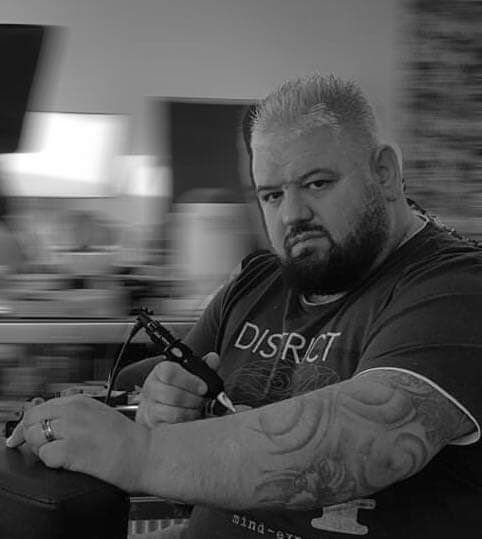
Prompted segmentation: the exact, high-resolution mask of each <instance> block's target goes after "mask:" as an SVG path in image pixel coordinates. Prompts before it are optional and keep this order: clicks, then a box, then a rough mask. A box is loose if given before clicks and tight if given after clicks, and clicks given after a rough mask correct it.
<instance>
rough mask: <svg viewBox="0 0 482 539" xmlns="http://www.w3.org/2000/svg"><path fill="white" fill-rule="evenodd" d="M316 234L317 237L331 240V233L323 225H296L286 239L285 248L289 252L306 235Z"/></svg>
mask: <svg viewBox="0 0 482 539" xmlns="http://www.w3.org/2000/svg"><path fill="white" fill-rule="evenodd" d="M313 232H315V233H316V235H318V236H319V235H321V236H324V237H326V238H330V234H329V232H328V231H327V230H326V229H325V228H324V227H322V226H321V225H296V226H293V227H292V228H290V229H289V231H288V234H286V236H285V239H284V248H285V250H286V251H289V249H291V247H293V245H294V244H295V243H296V242H297V241H299V240H300V239H301V238H302V237H303V235H304V234H310V233H313Z"/></svg>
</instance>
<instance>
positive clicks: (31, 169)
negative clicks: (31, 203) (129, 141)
mask: <svg viewBox="0 0 482 539" xmlns="http://www.w3.org/2000/svg"><path fill="white" fill-rule="evenodd" d="M126 134H127V118H126V116H123V115H114V114H84V113H64V112H32V113H29V114H28V115H27V117H26V120H25V132H24V135H23V137H22V142H21V145H20V148H19V152H17V153H14V154H5V155H4V156H1V160H2V162H3V163H2V164H3V166H2V170H3V173H4V176H5V183H6V187H7V189H8V192H9V194H11V195H12V196H28V197H100V196H111V195H115V194H117V192H118V186H117V182H116V177H115V164H116V158H117V157H118V156H119V155H121V154H122V153H124V152H125V145H126ZM23 148H29V149H34V151H33V152H32V151H31V152H23V151H22V149H23Z"/></svg>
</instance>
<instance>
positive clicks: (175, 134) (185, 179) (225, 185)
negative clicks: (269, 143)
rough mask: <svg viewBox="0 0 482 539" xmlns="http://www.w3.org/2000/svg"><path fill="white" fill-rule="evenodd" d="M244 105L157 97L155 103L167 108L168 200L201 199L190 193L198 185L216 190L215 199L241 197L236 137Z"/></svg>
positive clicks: (197, 189)
mask: <svg viewBox="0 0 482 539" xmlns="http://www.w3.org/2000/svg"><path fill="white" fill-rule="evenodd" d="M248 104H249V103H247V102H237V101H226V100H216V99H211V100H196V99H192V100H162V101H159V106H161V107H167V111H166V117H167V118H166V119H167V135H168V141H169V146H170V165H171V169H172V177H173V186H172V189H173V193H172V199H173V202H174V203H176V202H204V201H205V200H203V199H202V198H201V200H199V199H197V198H194V199H193V198H192V196H193V195H194V197H196V196H197V195H199V190H200V189H204V190H208V191H216V192H217V193H218V196H217V198H216V200H214V201H215V202H227V203H231V202H234V203H236V202H244V196H243V191H244V188H243V182H242V179H241V174H240V162H239V142H240V140H241V121H242V117H243V115H244V112H245V110H246V108H247V106H248ZM223 193H225V198H224V199H223V198H222V197H223Z"/></svg>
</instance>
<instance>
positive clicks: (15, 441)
mask: <svg viewBox="0 0 482 539" xmlns="http://www.w3.org/2000/svg"><path fill="white" fill-rule="evenodd" d="M24 442H25V437H24V435H23V423H22V421H20V423H18V425H17V426H16V427H15V428H14V429H13V432H12V434H11V435H10V437H9V438H7V440H6V442H5V444H6V446H7V447H18V446H19V445H21V444H23V443H24Z"/></svg>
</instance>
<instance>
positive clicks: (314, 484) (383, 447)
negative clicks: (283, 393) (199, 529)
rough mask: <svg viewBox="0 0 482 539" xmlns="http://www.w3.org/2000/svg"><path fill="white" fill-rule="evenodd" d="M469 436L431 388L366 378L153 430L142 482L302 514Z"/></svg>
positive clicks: (374, 485) (167, 491) (183, 497)
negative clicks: (230, 412)
mask: <svg viewBox="0 0 482 539" xmlns="http://www.w3.org/2000/svg"><path fill="white" fill-rule="evenodd" d="M473 428H474V425H473V423H472V422H471V421H470V420H469V419H467V418H466V416H465V415H464V413H463V412H462V411H460V410H459V409H458V408H457V406H456V405H454V404H453V403H451V402H450V401H449V400H448V399H447V398H446V397H444V396H443V395H442V394H441V393H440V392H438V391H437V390H436V389H434V388H433V387H432V386H431V385H430V384H428V383H426V382H423V381H421V380H419V379H417V378H416V377H414V376H412V375H410V374H405V373H401V372H398V371H388V370H387V371H382V370H380V371H372V372H370V373H366V374H364V375H361V376H358V377H356V378H353V379H351V380H348V381H345V382H342V383H339V384H335V385H332V386H329V387H326V388H323V389H320V390H317V391H314V392H311V393H307V394H305V395H302V396H298V397H294V398H291V399H288V400H285V401H281V402H279V403H276V404H272V405H269V406H265V407H262V408H259V409H256V410H251V411H248V412H243V413H239V414H237V415H231V416H225V417H222V418H216V419H209V420H204V421H193V422H190V423H184V424H177V425H162V426H160V427H157V428H155V429H153V430H152V431H151V438H150V442H149V444H150V447H149V451H148V455H149V456H148V459H147V461H146V463H145V467H144V474H143V480H142V482H143V484H144V486H145V491H146V492H149V493H152V494H156V495H160V496H163V497H166V498H170V499H176V500H179V501H182V502H185V503H194V504H204V505H212V506H217V507H222V508H236V509H243V508H244V509H249V508H280V507H282V508H287V509H309V508H314V507H319V506H320V505H331V504H335V503H340V502H343V501H346V500H350V499H354V498H358V497H362V496H366V495H368V494H370V493H373V492H376V491H378V490H381V489H383V488H385V487H387V486H388V485H390V484H392V483H394V482H396V481H400V480H402V479H404V478H407V477H409V476H410V475H413V474H415V473H417V472H418V471H419V470H421V469H422V468H423V467H424V466H425V465H426V464H427V463H428V462H429V461H430V459H431V458H432V457H433V456H434V455H435V454H436V453H437V452H438V451H439V450H440V449H441V448H442V447H443V446H444V445H446V444H447V443H448V442H450V441H451V440H452V439H454V438H456V437H459V436H461V435H463V434H466V433H467V432H469V431H470V430H471V429H473Z"/></svg>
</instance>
